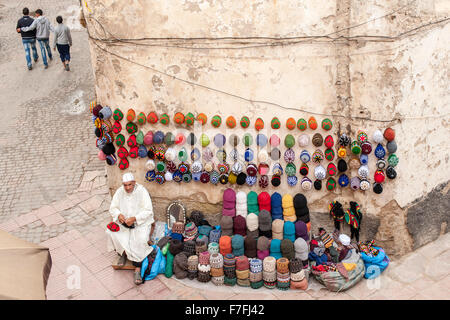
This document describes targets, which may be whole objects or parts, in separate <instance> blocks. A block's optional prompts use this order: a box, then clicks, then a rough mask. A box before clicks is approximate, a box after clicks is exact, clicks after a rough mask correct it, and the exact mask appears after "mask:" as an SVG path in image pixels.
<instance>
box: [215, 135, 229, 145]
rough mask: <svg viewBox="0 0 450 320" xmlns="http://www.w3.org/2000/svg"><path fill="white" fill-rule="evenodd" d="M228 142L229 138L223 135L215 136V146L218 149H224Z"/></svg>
mask: <svg viewBox="0 0 450 320" xmlns="http://www.w3.org/2000/svg"><path fill="white" fill-rule="evenodd" d="M226 141H227V138H225V136H224V135H223V134H221V133H218V134H216V135H215V136H214V144H215V145H216V147H218V148H222V147H223V146H224V145H225V142H226Z"/></svg>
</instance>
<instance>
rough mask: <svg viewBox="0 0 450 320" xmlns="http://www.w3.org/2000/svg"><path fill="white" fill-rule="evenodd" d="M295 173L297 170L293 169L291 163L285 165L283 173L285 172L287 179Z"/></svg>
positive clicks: (293, 166)
mask: <svg viewBox="0 0 450 320" xmlns="http://www.w3.org/2000/svg"><path fill="white" fill-rule="evenodd" d="M296 171H297V168H296V167H295V164H293V163H292V162H291V163H288V164H287V165H286V170H285V172H286V175H287V176H288V177H290V176H295V172H296Z"/></svg>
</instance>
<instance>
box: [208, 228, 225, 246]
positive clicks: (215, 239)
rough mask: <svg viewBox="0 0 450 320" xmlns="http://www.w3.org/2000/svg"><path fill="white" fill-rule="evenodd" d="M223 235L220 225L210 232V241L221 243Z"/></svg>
mask: <svg viewBox="0 0 450 320" xmlns="http://www.w3.org/2000/svg"><path fill="white" fill-rule="evenodd" d="M221 235H222V231H221V230H220V228H218V226H216V227H215V228H214V229H212V230H211V232H210V233H209V243H211V242H215V243H219V239H220V236H221Z"/></svg>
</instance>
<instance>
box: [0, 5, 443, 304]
mask: <svg viewBox="0 0 450 320" xmlns="http://www.w3.org/2000/svg"><path fill="white" fill-rule="evenodd" d="M77 4H78V1H77V0H60V1H57V2H56V1H53V0H46V1H44V0H33V1H25V0H18V1H14V2H11V1H7V0H0V47H1V50H0V74H2V75H4V74H6V75H8V81H3V82H2V85H1V86H0V96H1V97H2V103H1V104H0V111H1V112H2V115H4V116H3V117H2V118H1V120H0V121H1V122H0V124H1V125H0V152H1V153H2V156H3V161H2V162H0V175H1V182H2V183H1V184H0V229H2V230H5V231H7V232H10V233H11V234H13V235H15V236H18V237H20V238H22V239H25V240H28V241H31V242H34V243H40V244H41V245H43V246H47V247H49V248H50V252H51V256H52V260H53V267H52V271H51V274H50V279H49V283H48V287H47V297H48V299H118V300H122V299H198V300H203V299H236V300H254V299H256V300H263V299H272V300H278V299H280V300H281V299H300V300H306V299H368V300H372V299H449V298H450V294H449V293H450V292H449V289H450V275H449V270H450V268H449V264H450V235H449V234H446V235H443V236H441V237H440V238H439V239H438V240H436V241H434V242H432V243H430V244H428V245H426V246H424V247H422V248H421V249H419V250H417V251H415V252H413V253H411V254H409V255H407V256H405V257H403V258H402V259H401V260H398V261H393V262H391V264H390V265H389V267H388V269H387V270H386V271H385V272H384V273H383V274H382V275H381V276H380V277H379V278H378V279H377V280H371V281H367V280H365V279H363V280H362V281H361V282H359V283H358V284H357V285H356V286H355V287H353V288H351V289H349V290H347V291H345V292H341V293H332V292H329V291H327V290H326V289H324V287H323V286H321V285H320V284H319V283H318V282H316V281H315V280H314V279H312V278H310V280H309V287H308V289H307V290H306V291H294V290H289V291H287V292H283V291H279V290H277V289H274V290H269V289H266V288H261V289H258V291H257V294H255V293H256V292H255V291H254V289H251V288H241V287H237V286H235V287H231V288H230V287H223V286H222V287H216V286H214V285H213V284H212V283H207V284H203V283H199V282H198V281H196V280H193V281H191V280H187V279H184V280H177V279H175V277H172V278H170V279H168V278H166V277H165V276H164V275H159V276H158V277H157V278H155V279H154V280H152V281H148V282H146V283H145V284H143V285H141V286H135V285H134V284H133V272H130V271H115V270H113V269H112V267H111V262H112V261H113V260H114V259H116V257H117V256H116V254H114V253H111V252H106V234H105V226H106V224H107V223H108V222H109V221H110V217H109V213H108V208H109V204H110V201H111V197H110V195H109V192H108V188H107V186H106V170H105V168H104V164H103V163H102V162H100V161H98V160H97V157H96V153H97V152H96V148H95V146H94V143H93V133H92V125H91V123H90V119H89V117H88V116H87V113H86V112H85V111H86V108H88V104H89V102H90V100H91V99H92V98H93V96H94V90H93V88H94V80H93V75H92V72H91V70H90V67H89V66H90V60H89V55H88V54H87V52H89V48H88V42H87V37H86V32H85V31H84V30H83V29H81V28H80V29H79V31H77V26H76V25H74V28H73V29H72V30H73V31H72V37H73V39H74V46H73V48H72V55H73V60H72V63H71V65H72V66H71V69H72V70H73V71H72V72H70V73H68V72H65V71H63V70H62V67H61V66H60V64H59V62H58V61H57V60H58V59H57V57H56V59H54V60H53V61H52V62H50V66H49V69H48V70H44V69H43V65H42V63H41V62H38V63H37V65H36V66H35V68H34V69H33V71H28V70H26V64H25V57H24V52H23V48H22V45H21V43H20V38H18V37H17V34H15V33H14V28H15V25H16V20H17V19H18V18H19V17H20V13H21V9H22V7H23V6H29V7H30V9H36V8H37V7H40V8H41V9H43V10H44V14H46V15H47V16H49V17H50V18H51V19H54V17H55V16H56V15H57V14H63V16H70V14H71V12H72V11H71V10H72V9H73V8H72V7H71V5H75V6H76V5H77ZM38 52H39V55H40V51H38ZM73 266H76V267H78V268H79V270H80V279H81V285H80V288H72V289H71V288H68V286H67V283H68V281H67V280H68V279H69V277H70V275H71V270H73V269H71V268H69V267H73Z"/></svg>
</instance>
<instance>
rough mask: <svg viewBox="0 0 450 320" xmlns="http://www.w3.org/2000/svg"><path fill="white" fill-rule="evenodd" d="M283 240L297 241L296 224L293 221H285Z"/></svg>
mask: <svg viewBox="0 0 450 320" xmlns="http://www.w3.org/2000/svg"><path fill="white" fill-rule="evenodd" d="M283 239H289V240H291V241H292V242H294V241H295V224H294V223H293V222H291V221H285V222H284V225H283Z"/></svg>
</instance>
